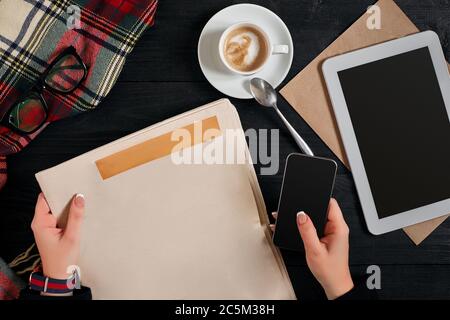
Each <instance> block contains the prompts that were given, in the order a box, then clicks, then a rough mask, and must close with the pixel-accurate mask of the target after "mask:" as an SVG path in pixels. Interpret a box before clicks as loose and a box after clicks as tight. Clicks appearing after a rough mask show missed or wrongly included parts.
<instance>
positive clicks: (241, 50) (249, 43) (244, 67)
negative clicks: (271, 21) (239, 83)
mask: <svg viewBox="0 0 450 320" xmlns="http://www.w3.org/2000/svg"><path fill="white" fill-rule="evenodd" d="M224 57H225V59H226V60H227V62H228V64H229V65H230V66H231V67H232V68H234V69H237V70H239V71H244V72H245V71H252V70H255V69H257V68H258V67H260V66H261V65H262V64H263V63H264V61H265V60H266V57H267V44H266V41H265V40H264V36H263V35H262V34H261V33H260V32H259V31H258V30H256V29H254V28H251V27H241V28H237V29H235V30H233V31H231V32H230V33H229V34H228V36H227V38H226V40H225V45H224Z"/></svg>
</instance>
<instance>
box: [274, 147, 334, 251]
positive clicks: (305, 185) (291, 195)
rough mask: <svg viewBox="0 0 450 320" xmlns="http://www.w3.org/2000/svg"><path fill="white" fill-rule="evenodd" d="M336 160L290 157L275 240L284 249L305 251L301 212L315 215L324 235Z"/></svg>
mask: <svg viewBox="0 0 450 320" xmlns="http://www.w3.org/2000/svg"><path fill="white" fill-rule="evenodd" d="M336 169H337V165H336V162H334V161H333V160H330V159H325V158H318V157H311V156H306V155H303V154H297V153H292V154H290V155H289V156H288V158H287V160H286V168H285V170H284V178H283V185H282V187H281V194H280V200H279V203H278V217H277V221H276V226H275V232H274V235H273V242H274V243H275V245H277V246H278V247H280V248H284V249H289V250H296V251H304V248H303V243H302V240H301V238H300V234H299V231H298V228H297V212H300V211H304V212H305V213H306V214H308V216H309V217H310V218H311V220H312V222H313V223H314V226H315V227H316V230H317V234H318V236H319V238H320V237H322V236H323V232H324V227H325V224H326V221H327V213H328V204H329V202H330V198H331V194H332V192H333V186H334V180H335V177H336Z"/></svg>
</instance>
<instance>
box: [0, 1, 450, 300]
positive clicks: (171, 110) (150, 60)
mask: <svg viewBox="0 0 450 320" xmlns="http://www.w3.org/2000/svg"><path fill="white" fill-rule="evenodd" d="M239 2H242V1H225V0H214V1H211V0H196V1H181V0H178V1H175V0H161V1H160V5H159V9H158V12H157V15H156V25H155V26H154V27H153V28H152V29H150V30H148V31H147V32H146V33H145V34H144V35H143V37H142V38H141V40H140V41H139V42H138V44H137V46H136V48H135V50H134V51H133V52H132V53H131V54H130V56H129V58H128V62H127V63H126V65H125V67H124V70H123V72H122V74H121V76H120V79H119V81H118V83H117V84H116V86H115V87H114V88H113V90H112V91H111V93H110V95H109V96H108V97H107V98H106V99H105V101H104V102H103V103H102V105H101V106H100V107H99V108H98V109H97V110H94V111H92V112H90V113H86V114H83V115H80V116H77V117H75V118H72V119H65V120H62V121H59V122H57V123H54V124H52V125H50V126H49V127H48V128H47V129H46V130H45V131H44V132H43V133H41V134H40V135H39V136H38V137H37V139H36V140H35V141H33V142H32V143H31V144H30V145H29V146H28V147H27V148H25V150H23V151H22V152H20V153H19V154H17V155H14V156H11V157H9V159H8V166H9V168H8V170H9V180H8V183H7V185H6V187H5V188H4V189H3V190H2V191H1V192H0V256H1V257H2V258H4V259H5V260H6V261H11V260H12V259H13V258H14V257H15V256H16V255H17V254H19V253H21V252H22V251H24V250H25V249H26V248H28V247H29V246H30V244H31V243H32V241H33V236H32V233H31V230H30V228H29V225H30V222H31V219H32V215H33V211H34V205H35V201H36V197H37V195H38V193H39V188H38V185H37V182H36V180H35V178H34V174H35V173H36V172H38V171H39V170H42V169H46V168H48V167H51V166H54V165H56V164H59V163H61V162H62V161H65V160H68V159H71V158H73V157H75V156H77V155H79V154H82V153H84V152H86V151H89V150H91V149H93V148H95V147H98V146H101V145H103V144H105V143H107V142H110V141H113V140H115V139H117V138H120V137H122V136H124V135H126V134H129V133H132V132H134V131H136V130H139V129H142V128H144V127H146V126H149V125H151V124H154V123H157V122H159V121H161V120H164V119H166V118H168V117H171V116H174V115H176V114H179V113H181V112H184V111H187V110H190V109H192V108H194V107H196V106H200V105H202V104H205V103H208V102H210V101H213V100H216V99H219V98H222V97H223V95H222V94H221V93H220V92H218V91H216V90H215V89H214V88H213V87H212V86H211V85H210V84H209V83H208V82H206V80H205V78H204V77H203V74H202V73H201V70H200V67H199V65H198V62H197V54H196V52H197V41H198V37H199V35H200V32H201V30H202V28H203V26H204V25H205V24H206V22H207V21H208V19H209V18H210V17H211V16H212V15H213V14H214V13H216V12H217V11H219V10H220V9H222V8H224V7H226V6H228V5H231V4H235V3H239ZM249 2H252V3H257V4H260V5H263V6H265V7H267V8H269V9H271V10H272V11H274V12H275V13H277V14H278V15H279V16H280V17H281V18H282V19H283V20H284V21H285V23H286V24H287V26H288V28H289V30H290V31H291V34H292V37H293V41H294V46H295V48H294V52H295V56H294V61H293V65H292V68H291V70H290V72H289V74H288V76H287V78H286V80H285V82H284V83H287V81H289V80H290V79H291V78H292V77H293V76H295V75H296V74H297V73H298V72H299V71H300V70H301V69H302V68H304V67H305V66H306V65H307V64H308V63H309V62H310V61H311V60H312V59H313V58H314V57H315V56H317V55H318V54H319V53H320V52H321V51H322V50H323V49H325V48H326V47H327V46H328V45H329V44H330V43H331V42H332V41H333V40H334V39H335V38H336V37H337V36H338V35H339V34H341V33H342V32H343V31H344V30H345V29H346V28H347V27H349V26H350V25H351V24H352V23H353V22H354V21H355V20H356V19H357V18H358V17H359V16H361V14H363V13H364V12H365V10H366V8H367V7H368V6H369V5H371V4H373V2H374V1H371V0H358V1H356V0H327V1H325V0H283V1H280V0H272V1H270V0H262V1H249ZM396 2H397V3H398V4H399V6H400V7H401V8H402V9H403V10H404V11H405V13H406V14H407V15H408V16H409V17H410V18H411V19H412V20H413V22H414V23H415V24H416V25H417V26H418V27H419V28H420V29H421V30H428V29H432V30H434V31H436V32H437V33H438V34H439V35H440V39H441V42H442V45H443V47H444V52H445V55H446V58H447V60H449V58H450V47H449V41H450V19H449V18H450V1H448V0H398V1H396ZM231 101H232V103H233V104H234V105H235V106H236V108H237V109H238V112H239V115H240V117H241V121H242V125H243V127H244V129H247V128H257V129H258V128H268V129H271V128H283V124H282V122H281V120H279V119H278V118H277V116H276V114H275V113H274V112H273V111H272V110H270V109H267V110H265V109H261V108H257V107H256V104H255V102H252V101H248V100H236V99H231ZM279 107H280V109H281V111H282V112H284V113H285V115H286V117H287V118H288V120H289V121H291V123H292V124H293V126H294V127H295V128H296V129H297V130H298V131H299V132H300V133H301V134H302V136H303V137H304V138H305V140H306V141H307V142H308V143H309V144H310V146H311V148H312V150H313V151H314V152H315V153H316V154H317V155H318V156H323V157H331V158H334V159H335V160H337V159H336V158H335V157H334V156H333V154H332V153H331V151H330V150H329V149H328V148H327V147H326V145H325V144H324V143H323V142H322V141H321V140H320V139H319V138H318V137H317V135H316V134H315V133H314V132H313V131H312V130H311V129H310V128H309V127H308V125H307V124H306V123H305V122H304V121H303V120H302V119H301V118H300V117H299V116H298V114H297V113H296V112H295V111H294V110H293V109H292V108H291V107H290V106H289V105H288V104H287V103H286V102H285V101H284V100H283V99H280V103H279ZM441 143H442V147H444V146H445V141H442V142H441ZM447 146H448V145H447ZM279 147H280V156H281V159H282V161H281V162H280V168H281V170H280V171H279V172H278V174H277V175H274V176H259V177H258V178H259V182H260V185H261V189H262V191H263V194H264V198H265V201H266V206H267V210H268V211H269V212H270V211H273V210H276V208H277V204H278V196H279V192H280V187H281V181H282V174H283V170H282V168H284V159H285V158H286V156H287V155H288V154H289V153H292V152H297V151H298V149H297V147H296V145H295V143H294V141H293V140H292V138H291V137H290V136H289V134H288V132H287V131H286V130H284V129H283V130H281V131H280V146H279ZM338 164H339V167H338V174H337V178H336V185H335V194H334V195H335V197H336V198H337V200H338V202H339V204H340V206H341V208H342V210H343V213H344V216H345V219H346V221H347V223H348V224H349V227H350V247H351V248H350V264H351V268H352V272H353V273H354V274H363V273H365V270H366V268H367V266H368V265H371V264H377V265H379V266H380V268H381V272H382V274H381V286H382V289H381V290H380V291H379V296H380V297H381V298H424V299H433V298H450V272H449V268H450V238H449V234H450V220H448V221H446V222H445V223H444V224H442V225H441V226H440V227H439V228H438V229H437V230H436V231H434V232H433V233H432V235H431V236H430V237H429V238H427V239H426V240H425V241H424V242H423V243H422V244H421V245H420V246H419V247H416V246H415V245H414V244H413V243H412V242H411V240H410V239H409V238H408V237H407V236H406V235H405V234H404V233H403V231H401V230H399V231H395V232H392V233H389V234H385V235H381V236H372V235H370V234H369V232H368V231H367V227H366V226H365V223H364V219H363V216H362V212H361V208H360V205H359V201H358V198H357V195H356V191H355V188H354V184H353V180H352V177H351V175H350V173H349V172H348V170H346V169H345V168H344V166H343V165H342V164H341V163H340V162H338ZM68 183H70V182H69V181H68ZM157 227H158V226H155V228H157ZM284 258H285V262H286V264H287V266H288V271H289V273H290V276H291V279H292V282H293V285H294V288H295V290H296V292H297V294H298V296H299V297H301V298H311V299H315V298H323V297H324V296H323V293H322V290H321V288H320V287H319V285H318V284H317V283H316V282H315V281H314V279H313V277H312V275H311V274H310V273H309V271H308V268H307V266H306V263H305V259H304V257H303V256H302V255H301V254H297V253H285V254H284Z"/></svg>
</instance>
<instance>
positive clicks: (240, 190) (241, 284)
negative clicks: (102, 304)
mask: <svg viewBox="0 0 450 320" xmlns="http://www.w3.org/2000/svg"><path fill="white" fill-rule="evenodd" d="M200 124H201V125H202V129H200V130H201V131H200V132H201V133H204V132H206V129H211V130H210V133H211V132H212V133H213V134H210V136H209V137H207V136H206V135H205V134H202V135H203V136H202V137H201V138H200V139H198V138H196V139H192V141H191V142H189V141H188V142H187V143H186V141H184V142H185V144H184V145H183V146H182V147H179V152H178V153H177V154H178V155H179V156H180V155H183V156H184V157H178V158H176V157H174V156H173V152H174V151H173V150H174V143H175V144H176V143H177V142H176V141H175V142H174V141H172V140H173V132H174V131H177V130H178V129H180V128H181V129H183V130H182V133H183V132H184V133H198V132H199V131H198V126H199V125H200ZM228 131H230V132H235V133H236V132H237V133H238V134H237V135H236V134H235V135H228V134H227V132H228ZM177 132H178V131H177ZM181 136H182V135H181ZM194 136H195V134H194ZM196 137H197V136H196ZM178 138H180V137H178ZM184 138H185V137H184ZM231 140H235V141H234V143H235V146H236V147H235V148H234V150H235V153H236V154H235V156H236V158H239V157H244V158H245V159H246V160H247V161H246V163H234V164H229V163H226V164H220V163H213V164H207V163H205V161H204V160H202V161H198V160H199V159H196V161H197V162H196V163H194V162H195V161H192V163H190V164H189V163H186V159H187V158H186V157H185V156H186V155H188V154H192V155H194V154H198V153H196V152H198V151H199V150H201V151H202V152H203V154H204V153H205V150H206V148H207V147H208V146H209V147H210V148H211V149H210V151H211V150H219V148H217V149H213V148H212V147H213V145H214V146H215V147H217V146H224V145H226V144H227V143H231V142H232V141H231ZM178 141H181V140H180V139H178ZM223 150H225V147H224V148H223ZM219 153H220V152H215V153H211V154H219ZM180 159H183V160H184V161H185V162H182V163H180ZM193 160H195V159H193ZM248 160H249V152H248V149H247V144H246V142H245V136H244V133H243V131H242V128H241V124H240V121H239V118H238V115H237V112H236V110H235V108H234V107H233V106H232V105H231V103H230V102H229V101H228V100H226V99H222V100H219V101H216V102H213V103H211V104H208V105H205V106H203V107H200V108H197V109H194V110H192V111H190V112H187V113H184V114H182V115H179V116H177V117H174V118H171V119H169V120H166V121H164V122H162V123H159V124H156V125H154V126H151V127H149V128H146V129H143V130H141V131H139V132H137V133H134V134H131V135H129V136H126V137H124V138H122V139H119V140H117V141H115V142H112V143H110V144H107V145H105V146H103V147H100V148H98V149H95V150H93V151H90V152H88V153H86V154H84V155H81V156H79V157H76V158H74V159H72V160H69V161H67V162H65V163H62V164H60V165H58V166H56V167H53V168H50V169H47V170H45V171H42V172H39V173H38V174H37V175H36V177H37V180H38V182H39V184H40V186H41V188H42V190H43V192H44V194H45V196H46V198H47V201H48V203H49V205H50V208H51V210H52V212H53V214H55V215H56V216H57V217H58V221H59V223H60V225H62V226H63V225H64V223H65V220H66V219H67V216H66V215H67V212H66V211H67V205H68V203H69V202H70V200H71V198H72V196H73V195H74V194H76V193H82V194H84V195H85V198H86V212H85V218H84V222H83V228H82V238H81V239H82V243H81V257H80V261H79V267H80V273H81V281H82V283H83V284H84V285H86V286H89V287H91V289H92V293H93V297H94V299H295V294H294V292H293V289H292V286H291V283H290V280H289V276H288V274H287V272H286V268H285V266H284V263H283V260H282V258H281V255H280V253H279V251H278V250H277V249H276V248H275V247H274V246H273V244H272V242H271V240H270V234H269V232H268V219H267V214H266V212H265V206H264V202H263V199H262V196H261V192H260V189H259V186H258V183H257V180H256V175H255V172H254V169H253V166H252V164H251V163H249V161H248ZM112 279H115V280H112Z"/></svg>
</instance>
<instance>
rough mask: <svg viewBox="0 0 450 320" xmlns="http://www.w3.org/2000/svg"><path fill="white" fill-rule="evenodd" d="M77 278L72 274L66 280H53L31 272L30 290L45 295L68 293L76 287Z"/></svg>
mask: <svg viewBox="0 0 450 320" xmlns="http://www.w3.org/2000/svg"><path fill="white" fill-rule="evenodd" d="M77 281H78V277H77V274H76V272H74V273H73V274H72V275H71V276H70V277H69V278H67V279H53V278H49V277H46V276H44V275H43V274H42V273H40V272H37V271H33V272H32V273H31V274H30V280H29V283H30V289H32V290H36V291H40V292H45V293H56V294H60V293H70V292H72V291H73V290H74V289H75V287H76V285H77Z"/></svg>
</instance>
